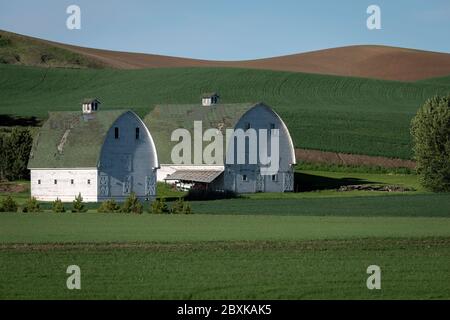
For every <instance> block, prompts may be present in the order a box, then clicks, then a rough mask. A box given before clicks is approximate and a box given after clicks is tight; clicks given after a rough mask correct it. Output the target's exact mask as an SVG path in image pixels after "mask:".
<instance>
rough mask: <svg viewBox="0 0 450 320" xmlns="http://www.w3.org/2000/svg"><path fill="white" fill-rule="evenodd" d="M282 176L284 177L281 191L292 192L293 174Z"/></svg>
mask: <svg viewBox="0 0 450 320" xmlns="http://www.w3.org/2000/svg"><path fill="white" fill-rule="evenodd" d="M283 176H284V183H283V185H284V188H283V189H284V190H283V191H294V173H293V172H285V173H284V175H283Z"/></svg>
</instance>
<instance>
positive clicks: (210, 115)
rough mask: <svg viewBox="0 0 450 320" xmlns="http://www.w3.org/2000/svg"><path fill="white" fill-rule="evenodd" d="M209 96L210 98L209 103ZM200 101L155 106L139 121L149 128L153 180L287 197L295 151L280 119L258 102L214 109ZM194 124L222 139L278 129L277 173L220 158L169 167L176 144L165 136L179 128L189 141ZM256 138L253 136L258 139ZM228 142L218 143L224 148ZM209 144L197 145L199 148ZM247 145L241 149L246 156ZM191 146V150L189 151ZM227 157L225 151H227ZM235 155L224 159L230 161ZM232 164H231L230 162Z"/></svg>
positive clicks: (210, 102) (215, 101)
mask: <svg viewBox="0 0 450 320" xmlns="http://www.w3.org/2000/svg"><path fill="white" fill-rule="evenodd" d="M213 97H214V99H213ZM207 98H208V96H203V97H202V103H201V104H198V105H164V106H156V107H155V108H154V109H153V111H152V112H151V113H150V114H148V115H147V116H146V117H145V119H144V122H145V123H146V125H147V126H148V127H149V128H151V130H152V135H153V138H154V139H155V144H156V149H157V152H158V158H159V160H160V169H159V170H158V181H166V182H170V183H177V184H178V185H179V186H181V187H184V188H185V189H189V188H191V187H193V188H200V189H209V190H220V191H225V190H230V191H233V192H236V193H254V192H287V191H294V165H295V164H296V161H295V149H294V145H293V142H292V139H291V136H290V134H289V130H288V128H287V127H286V125H285V123H284V122H283V120H282V119H281V118H280V116H279V115H278V114H277V113H276V112H275V111H273V110H272V109H271V108H270V107H269V106H267V105H265V104H264V103H244V104H219V103H218V95H216V94H214V96H211V97H210V99H209V100H208V101H205V99H207ZM194 121H202V124H203V130H206V129H209V128H216V129H217V130H220V131H221V132H222V133H223V135H224V136H225V131H226V129H242V130H244V131H246V130H248V129H249V128H252V129H255V130H256V131H257V132H259V131H258V129H267V130H268V131H270V129H278V130H279V146H280V148H279V170H278V172H277V173H275V174H272V175H264V174H262V172H261V169H262V166H261V164H259V158H258V164H248V162H246V163H245V164H231V165H230V164H227V163H226V161H225V158H226V157H227V155H226V152H224V153H225V154H224V159H221V161H220V162H218V163H214V164H198V163H195V162H194V161H193V157H194V155H192V161H190V163H185V164H174V163H173V162H172V159H171V151H172V148H173V147H174V146H175V145H176V144H177V143H178V142H173V141H171V133H172V132H173V131H174V130H175V129H177V128H185V129H187V130H188V131H190V132H191V136H194V132H193V131H194V128H193V126H194ZM259 139H260V137H259V133H258V140H259ZM229 142H230V141H224V143H225V144H226V145H225V146H224V148H226V146H227V145H228V144H229ZM208 144H209V142H203V145H202V146H201V149H202V150H204V148H205V147H206V146H207V145H208ZM248 148H249V146H248V145H246V151H245V153H246V154H247V153H248V152H249V150H248ZM194 149H195V146H194V145H192V150H194ZM228 152H231V151H229V150H228ZM236 152H237V150H236V149H235V150H234V153H235V154H232V155H228V156H231V157H233V158H236V157H237V154H236ZM235 163H236V162H235Z"/></svg>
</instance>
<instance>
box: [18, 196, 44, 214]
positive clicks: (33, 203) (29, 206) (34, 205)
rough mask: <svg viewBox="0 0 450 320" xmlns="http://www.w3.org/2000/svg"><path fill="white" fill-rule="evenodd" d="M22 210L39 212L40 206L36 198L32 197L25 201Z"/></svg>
mask: <svg viewBox="0 0 450 320" xmlns="http://www.w3.org/2000/svg"><path fill="white" fill-rule="evenodd" d="M22 212H41V206H40V205H39V202H38V201H37V200H36V198H35V197H32V198H30V199H28V201H27V202H26V203H25V206H24V207H23V209H22Z"/></svg>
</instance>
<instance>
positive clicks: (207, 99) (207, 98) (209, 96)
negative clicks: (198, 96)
mask: <svg viewBox="0 0 450 320" xmlns="http://www.w3.org/2000/svg"><path fill="white" fill-rule="evenodd" d="M219 98H220V96H219V95H218V94H217V93H216V92H213V93H206V94H204V95H203V96H202V106H204V107H209V106H212V105H215V104H217V103H218V102H219Z"/></svg>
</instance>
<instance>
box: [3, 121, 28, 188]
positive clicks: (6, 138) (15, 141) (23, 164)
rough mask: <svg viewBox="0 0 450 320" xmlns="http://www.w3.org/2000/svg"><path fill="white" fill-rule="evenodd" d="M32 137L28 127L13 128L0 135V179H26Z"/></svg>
mask: <svg viewBox="0 0 450 320" xmlns="http://www.w3.org/2000/svg"><path fill="white" fill-rule="evenodd" d="M32 144H33V137H32V136H31V132H30V130H28V129H19V128H14V129H13V130H12V132H11V133H10V134H2V135H1V136H0V179H7V180H10V181H11V180H18V179H27V178H28V177H29V171H28V168H27V165H28V159H29V156H30V151H31V147H32Z"/></svg>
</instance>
